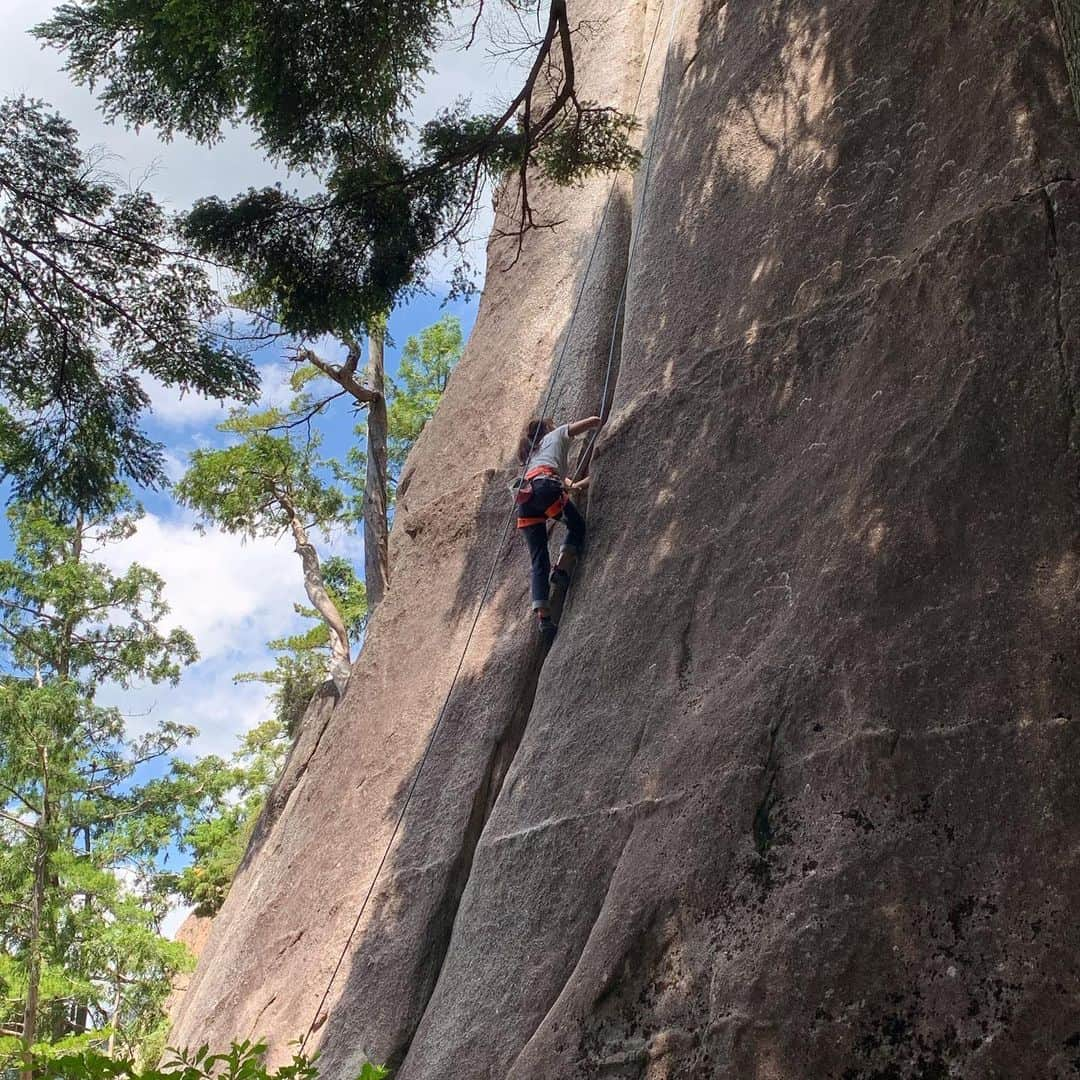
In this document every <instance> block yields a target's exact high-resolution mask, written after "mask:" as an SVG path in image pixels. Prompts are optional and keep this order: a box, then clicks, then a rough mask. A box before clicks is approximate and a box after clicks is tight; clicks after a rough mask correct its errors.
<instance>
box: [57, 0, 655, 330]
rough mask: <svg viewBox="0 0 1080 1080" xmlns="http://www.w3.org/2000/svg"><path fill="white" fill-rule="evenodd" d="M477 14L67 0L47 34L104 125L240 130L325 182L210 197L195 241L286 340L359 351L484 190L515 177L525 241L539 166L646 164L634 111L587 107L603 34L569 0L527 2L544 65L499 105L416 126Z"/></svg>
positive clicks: (276, 2)
mask: <svg viewBox="0 0 1080 1080" xmlns="http://www.w3.org/2000/svg"><path fill="white" fill-rule="evenodd" d="M467 7H468V5H467V4H465V3H461V2H455V0H402V2H399V3H395V4H382V5H374V6H373V5H370V4H357V3H348V2H346V0H312V2H310V3H306V4H302V5H297V4H294V3H291V2H288V0H269V2H267V3H262V4H257V5H239V6H237V5H232V4H229V5H218V6H217V7H214V6H212V5H206V4H204V3H202V2H201V0H168V2H166V0H152V2H149V3H144V4H131V3H129V2H127V0H71V2H69V3H66V4H63V5H61V6H60V7H59V8H58V9H57V11H56V13H55V15H54V16H53V18H52V19H50V20H48V21H47V22H46V23H44V24H43V25H42V26H40V27H38V28H37V30H36V33H37V34H38V36H39V37H40V38H41V39H42V40H44V41H46V42H47V43H49V44H51V45H53V46H55V47H57V48H59V49H61V50H63V51H64V52H65V54H66V65H65V68H66V70H67V71H68V73H69V74H70V75H71V76H72V78H73V79H74V80H75V81H76V82H78V83H80V84H83V85H89V86H91V87H93V88H94V89H95V90H97V91H98V96H99V100H100V102H101V106H102V108H103V110H104V112H105V114H106V116H108V117H110V118H113V119H116V118H121V119H123V120H125V121H126V122H128V123H131V124H135V125H140V126H142V125H154V126H155V127H157V128H158V129H159V131H161V132H162V134H163V135H165V136H166V137H169V136H171V135H173V134H177V133H180V134H184V135H188V136H190V137H192V138H194V139H196V140H199V141H202V142H213V141H214V140H215V139H217V138H218V137H219V136H220V133H221V131H222V129H223V127H225V126H227V125H229V124H233V123H236V122H238V121H244V122H246V123H248V124H250V125H251V126H252V127H253V128H254V130H255V132H256V135H257V138H258V141H259V143H260V145H261V146H262V148H263V149H264V150H265V151H266V152H267V154H268V155H269V156H270V157H271V158H273V159H275V160H278V161H280V162H283V163H285V164H287V165H288V166H290V167H291V168H293V169H297V170H305V171H307V172H309V173H312V174H314V175H316V176H318V177H319V178H320V179H321V180H322V181H323V185H324V189H323V190H322V191H321V192H319V193H318V194H315V195H311V196H300V195H297V194H292V193H288V192H286V191H284V190H282V189H281V188H277V187H271V188H263V189H261V190H253V189H252V190H249V191H247V192H246V193H244V194H241V195H237V196H236V197H234V198H232V199H230V200H223V199H220V198H212V199H206V200H203V201H202V202H200V203H199V204H198V205H197V206H196V207H195V209H194V211H193V212H192V213H191V214H190V215H189V217H188V219H187V223H186V226H185V231H186V235H187V236H188V237H189V238H190V239H191V240H192V241H193V242H195V243H196V244H197V245H198V246H199V247H200V249H201V250H202V251H204V252H205V253H207V254H212V255H213V256H214V257H216V258H220V259H222V260H224V261H226V262H228V263H230V264H231V265H233V266H235V267H236V268H237V269H238V270H239V271H240V272H241V274H242V275H243V277H244V281H245V295H246V296H247V299H248V302H249V303H250V304H252V305H253V306H256V307H258V308H260V309H261V310H265V311H266V312H267V313H268V314H269V315H270V316H271V317H272V318H273V320H274V321H275V322H276V323H278V324H279V325H280V326H282V327H283V328H284V329H285V330H287V331H289V332H290V333H295V334H298V335H302V336H314V335H317V334H319V333H331V334H336V335H338V336H340V337H342V338H343V339H346V340H347V339H348V338H350V337H356V336H358V332H359V331H360V330H361V329H363V328H372V327H374V326H375V325H376V324H377V322H378V320H379V319H381V318H382V317H383V315H384V313H385V312H387V311H390V310H392V309H393V307H394V306H395V304H396V303H397V302H398V301H399V300H400V299H401V298H402V297H403V295H404V294H406V293H407V292H408V291H409V290H411V289H414V288H416V287H417V285H418V284H420V283H421V281H422V279H423V273H424V271H423V267H424V263H425V260H426V259H427V257H428V256H429V255H430V254H431V253H432V252H434V251H436V250H438V249H440V248H445V247H446V246H447V245H448V244H453V243H454V242H455V241H459V240H460V239H461V238H462V237H463V236H464V235H465V234H466V232H467V230H468V226H469V224H470V222H471V221H472V219H473V216H474V214H475V212H476V209H477V207H478V205H479V202H480V200H481V199H482V198H483V195H484V190H485V184H486V182H487V181H488V180H491V179H493V178H495V177H501V176H503V175H504V174H505V173H506V172H507V171H508V170H514V172H515V174H516V177H517V182H516V184H512V185H506V186H505V190H506V191H507V192H509V193H510V195H509V197H510V198H513V199H515V200H516V202H517V208H518V209H517V215H516V219H517V222H518V225H517V230H516V231H517V232H518V233H521V234H523V233H524V232H525V231H526V230H527V229H529V228H531V227H534V226H535V225H536V224H539V222H537V221H536V220H535V216H534V212H533V209H532V206H531V204H530V201H529V174H530V169H535V170H538V171H539V172H540V173H542V174H543V175H545V176H546V177H548V178H549V179H551V180H553V181H554V182H556V183H560V184H568V183H573V182H575V181H577V180H580V179H581V178H582V177H584V176H586V175H588V174H589V173H591V172H594V171H596V170H602V169H615V168H620V167H623V166H626V165H632V164H634V163H636V161H637V152H636V150H635V149H634V148H633V146H632V144H631V142H630V132H631V129H632V127H633V124H632V121H631V120H630V118H628V117H626V116H624V115H623V114H622V113H620V112H618V111H617V110H615V109H613V108H607V107H603V106H600V105H597V104H596V103H593V102H590V101H587V100H585V99H583V98H582V97H581V96H580V93H579V87H578V85H577V82H576V68H575V62H574V50H575V40H576V39H579V38H580V37H581V36H582V35H583V34H586V33H588V32H589V31H590V28H589V27H588V26H587V25H585V24H582V23H578V24H574V23H572V22H571V20H570V16H569V14H568V12H567V5H566V0H547V2H544V3H542V4H532V3H529V4H526V5H524V6H522V5H517V4H515V5H514V6H513V10H514V11H515V13H516V14H518V15H520V16H521V19H520V22H521V25H522V26H523V27H524V26H526V25H527V20H528V19H529V18H530V17H532V16H535V17H536V20H537V31H536V33H535V34H534V35H530V40H527V41H524V42H522V43H521V46H522V54H523V55H529V54H530V53H531V55H532V62H531V64H530V65H529V67H528V71H527V73H526V75H525V78H524V81H523V84H522V86H521V88H520V90H519V91H518V92H517V93H516V94H515V95H514V96H513V98H512V100H511V101H510V102H509V103H508V104H507V106H506V107H505V108H504V109H503V110H502V111H501V112H499V113H497V114H495V113H493V114H472V113H470V112H469V111H468V110H467V108H466V107H465V106H464V105H462V104H458V105H455V106H452V107H451V108H449V109H447V110H445V111H444V112H443V113H442V114H440V115H439V117H438V118H437V119H435V120H433V121H431V122H430V123H428V124H425V125H424V126H423V127H421V128H420V129H419V130H416V128H415V126H414V125H413V124H412V123H411V121H410V111H411V108H412V105H413V102H414V101H415V99H416V96H417V94H418V93H419V91H420V89H421V87H422V83H423V77H424V75H425V74H426V73H427V71H428V70H429V69H430V66H431V63H432V60H433V57H434V55H435V53H436V52H437V50H438V49H439V48H441V47H443V46H444V45H446V44H448V43H449V42H450V41H451V40H452V39H453V37H454V35H455V33H456V31H455V28H454V23H453V16H454V15H455V14H456V13H458V12H461V11H464V10H466V9H467ZM545 11H546V18H545V17H544V12H545ZM483 14H484V9H483V5H480V6H479V8H478V10H477V12H476V17H475V21H474V22H473V24H472V34H471V35H470V37H474V36H475V34H476V31H477V28H478V25H479V23H480V21H481V19H482V17H483Z"/></svg>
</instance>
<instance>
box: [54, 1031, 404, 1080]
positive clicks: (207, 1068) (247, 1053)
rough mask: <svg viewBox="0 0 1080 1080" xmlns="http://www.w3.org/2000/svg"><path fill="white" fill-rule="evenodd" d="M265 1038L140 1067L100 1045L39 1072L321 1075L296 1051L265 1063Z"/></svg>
mask: <svg viewBox="0 0 1080 1080" xmlns="http://www.w3.org/2000/svg"><path fill="white" fill-rule="evenodd" d="M265 1056H266V1044H265V1043H253V1042H250V1041H247V1040H245V1041H244V1042H241V1043H233V1044H232V1047H231V1048H230V1049H229V1050H228V1052H227V1053H224V1054H212V1053H211V1052H210V1048H209V1047H208V1046H201V1047H199V1049H198V1050H195V1051H191V1052H182V1051H179V1050H170V1051H169V1056H168V1058H167V1060H166V1061H165V1062H164V1064H162V1065H160V1066H157V1067H155V1068H146V1069H140V1068H139V1067H138V1066H137V1065H136V1064H135V1063H134V1062H132V1061H130V1060H124V1059H118V1058H111V1057H107V1056H105V1055H104V1054H100V1053H98V1052H97V1051H94V1050H84V1051H82V1052H81V1053H77V1054H69V1055H67V1056H64V1057H57V1058H52V1059H51V1060H43V1061H39V1062H38V1063H37V1065H36V1067H35V1069H34V1075H35V1076H37V1077H40V1078H41V1080H318V1076H319V1070H318V1067H317V1065H316V1064H315V1061H314V1059H312V1058H306V1057H304V1056H303V1055H302V1054H300V1053H296V1054H293V1059H292V1061H291V1062H289V1064H287V1065H282V1066H281V1067H280V1068H278V1069H269V1068H267V1067H266V1065H265V1064H264V1063H263V1062H264V1058H265ZM389 1077H390V1072H389V1070H388V1069H385V1068H383V1067H382V1066H380V1065H371V1064H367V1065H365V1066H364V1068H363V1069H362V1070H361V1072H360V1075H359V1076H358V1077H357V1080H389Z"/></svg>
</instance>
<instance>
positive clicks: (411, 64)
mask: <svg viewBox="0 0 1080 1080" xmlns="http://www.w3.org/2000/svg"><path fill="white" fill-rule="evenodd" d="M454 6H455V5H454V4H452V3H451V2H449V0H396V2H395V3H393V4H370V3H364V4H360V3H343V2H341V0H306V2H305V3H303V4H296V3H292V2H290V0H263V2H261V3H258V4H250V3H238V2H237V0H219V2H208V0H141V2H139V3H132V2H131V0H75V2H72V3H66V4H62V5H61V6H60V7H59V8H57V10H56V12H55V13H54V15H53V17H52V18H51V19H49V20H48V21H47V22H46V23H44V24H43V25H42V26H41V27H39V28H38V29H37V31H36V33H37V35H38V36H39V37H40V38H41V39H42V40H44V41H46V42H48V43H49V44H51V45H54V46H56V47H58V48H60V49H63V50H64V51H65V52H66V53H67V61H66V64H65V70H66V71H67V72H68V73H69V74H70V75H71V77H72V78H73V79H74V80H75V81H76V82H77V83H80V84H82V85H93V86H94V87H95V88H99V98H100V102H101V107H102V110H103V111H104V113H105V115H106V116H107V117H108V118H110V119H123V120H125V121H127V122H128V123H130V124H132V125H135V126H138V127H141V126H145V125H150V124H152V125H154V126H156V127H157V128H158V129H159V130H160V131H161V132H162V133H163V134H164V135H165V136H166V137H171V136H173V135H176V134H183V135H188V136H190V137H191V138H193V139H196V140H198V141H200V142H211V141H213V140H215V139H216V138H217V137H218V135H219V132H220V130H221V128H222V127H223V126H227V125H231V124H233V123H238V122H241V121H244V122H247V123H248V124H250V125H251V126H252V127H253V128H254V129H255V131H256V133H257V136H258V139H259V142H260V144H261V145H262V146H263V148H264V149H265V150H266V151H267V152H268V153H269V154H270V155H271V156H273V157H276V158H279V159H281V160H283V161H285V162H286V163H287V164H289V165H290V166H292V167H294V168H300V167H303V166H305V165H309V164H311V163H312V162H318V161H320V160H325V159H326V158H327V157H328V156H329V155H332V154H334V153H335V151H337V150H338V149H339V147H340V146H341V144H342V142H343V141H345V140H348V143H349V144H350V145H355V144H359V145H361V146H365V147H367V146H381V145H383V144H385V143H386V142H387V140H388V139H389V138H391V137H393V136H394V135H397V134H400V133H402V131H403V128H404V117H405V115H406V113H407V111H408V108H409V106H410V104H411V102H412V100H413V98H414V96H415V94H416V92H417V90H418V88H419V80H420V77H421V76H422V75H423V74H424V73H425V72H426V71H427V70H428V67H429V63H430V58H431V55H432V53H433V52H434V50H435V49H436V48H437V47H438V44H439V41H440V39H441V38H442V35H443V31H444V30H445V29H446V28H447V27H448V20H449V16H450V14H451V11H452V10H453V7H454Z"/></svg>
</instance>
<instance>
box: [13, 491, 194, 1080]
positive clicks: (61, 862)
mask: <svg viewBox="0 0 1080 1080" xmlns="http://www.w3.org/2000/svg"><path fill="white" fill-rule="evenodd" d="M137 513H138V511H137V509H136V508H135V507H133V506H132V505H131V503H130V502H129V501H127V500H126V499H125V498H124V497H123V496H117V495H115V493H114V500H113V504H112V506H111V507H110V508H109V510H108V511H103V512H102V513H100V514H99V515H97V516H94V517H84V516H79V517H77V518H76V520H75V521H74V522H72V523H64V522H62V521H60V520H58V519H57V518H56V517H55V516H54V515H53V514H52V513H50V512H48V511H47V510H46V509H45V508H44V507H42V506H40V505H37V504H16V505H15V506H14V507H13V508H12V510H11V512H10V514H9V519H10V522H11V529H12V534H13V540H14V553H13V555H12V557H11V558H9V559H7V560H5V561H3V562H0V640H2V643H3V653H4V660H5V670H6V674H5V675H4V677H3V679H2V681H0V828H2V833H3V841H4V842H3V844H2V845H0V942H2V947H0V1003H2V1004H0V1008H2V1016H0V1020H2V1023H3V1035H2V1036H0V1056H3V1057H6V1058H7V1059H8V1060H11V1059H12V1057H13V1056H14V1055H15V1054H16V1053H21V1054H22V1055H24V1056H25V1055H26V1054H29V1053H30V1052H31V1051H32V1050H34V1049H35V1048H38V1049H41V1048H42V1047H51V1048H53V1049H63V1048H65V1047H68V1046H70V1045H71V1042H72V1040H74V1041H76V1042H78V1041H80V1040H82V1041H85V1039H86V1038H87V1037H88V1035H89V1034H91V1033H93V1032H94V1031H100V1030H101V1029H103V1028H106V1027H108V1028H109V1029H110V1031H111V1034H110V1035H109V1043H110V1047H113V1046H114V1045H115V1043H116V1040H117V1038H122V1039H123V1040H124V1041H125V1042H126V1043H127V1044H128V1048H129V1049H130V1048H131V1046H132V1045H133V1044H134V1043H135V1042H136V1041H137V1040H138V1039H139V1038H141V1037H143V1036H144V1035H145V1034H147V1033H148V1032H149V1030H150V1029H151V1028H153V1027H154V1026H155V1025H156V1024H157V1023H159V1022H160V1019H161V1013H160V1006H161V1002H162V1001H163V999H164V996H165V995H166V994H167V992H168V990H169V988H170V986H171V981H172V978H173V976H174V975H175V973H176V972H177V971H178V970H179V969H180V968H181V967H182V966H183V965H184V962H185V953H184V950H183V948H182V947H181V946H178V945H176V944H174V943H172V942H167V941H165V940H164V939H162V938H161V937H160V935H159V934H158V926H159V924H160V921H161V919H162V918H163V917H164V915H165V914H166V911H167V898H166V896H165V894H164V892H163V890H162V888H161V885H160V881H159V880H158V875H157V859H158V857H159V855H160V853H161V851H162V850H163V848H165V847H166V845H167V844H168V842H169V838H170V836H171V835H173V834H174V833H175V832H176V831H177V829H178V827H179V822H180V816H181V814H182V809H181V807H182V805H183V804H184V802H185V800H187V799H188V798H189V797H190V793H189V792H188V791H187V790H185V789H184V788H183V786H182V785H180V784H178V783H177V782H176V781H174V780H173V779H171V778H168V777H166V778H161V777H157V778H155V777H154V776H153V775H152V773H153V770H150V771H149V772H148V769H147V767H148V766H149V765H150V763H152V762H154V761H157V760H159V759H163V758H167V757H168V756H169V755H171V754H172V752H173V751H174V750H175V749H176V747H177V746H178V745H179V744H180V743H181V742H182V741H184V740H185V739H187V738H189V737H190V736H191V735H192V734H193V731H192V729H190V728H185V727H182V726H179V725H175V724H170V723H164V722H162V723H157V724H152V725H150V726H149V729H148V730H147V731H146V732H145V733H144V734H142V735H141V736H139V737H138V738H131V737H129V736H128V734H127V732H126V728H125V722H124V718H123V716H122V715H121V713H120V712H119V711H118V710H117V709H115V708H107V707H103V706H101V705H99V704H98V703H97V700H96V697H97V691H98V689H99V688H100V686H101V685H102V684H103V683H105V682H109V683H111V684H114V685H117V686H119V687H125V686H128V685H130V684H131V683H132V682H133V681H136V680H150V681H153V682H159V681H163V680H164V681H168V682H175V681H176V679H177V678H178V676H179V672H180V668H181V666H183V665H184V664H188V663H190V662H191V661H193V660H194V659H195V657H196V653H195V647H194V644H193V642H192V640H191V638H190V636H189V635H188V634H186V633H185V632H184V631H182V630H173V631H171V632H169V633H164V632H162V631H161V630H159V629H158V623H159V622H160V620H161V619H162V617H163V616H164V615H165V614H166V613H167V609H166V607H165V604H164V602H163V600H162V595H161V594H162V581H161V579H160V578H158V577H157V576H156V575H155V574H153V573H152V572H151V571H149V570H146V569H145V568H143V567H140V566H136V565H133V566H131V567H129V568H128V569H127V570H126V571H124V572H123V573H114V572H113V571H111V570H109V569H108V568H107V567H106V566H105V565H104V564H103V563H101V562H99V561H95V560H96V556H97V555H99V554H100V552H101V551H102V549H103V548H104V547H106V546H108V545H110V544H113V543H116V542H118V541H119V540H122V539H124V538H125V537H127V536H128V535H130V533H131V531H132V530H133V529H134V526H135V521H136V517H137ZM23 1071H24V1075H29V1073H28V1071H27V1069H26V1068H24V1070H23Z"/></svg>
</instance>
